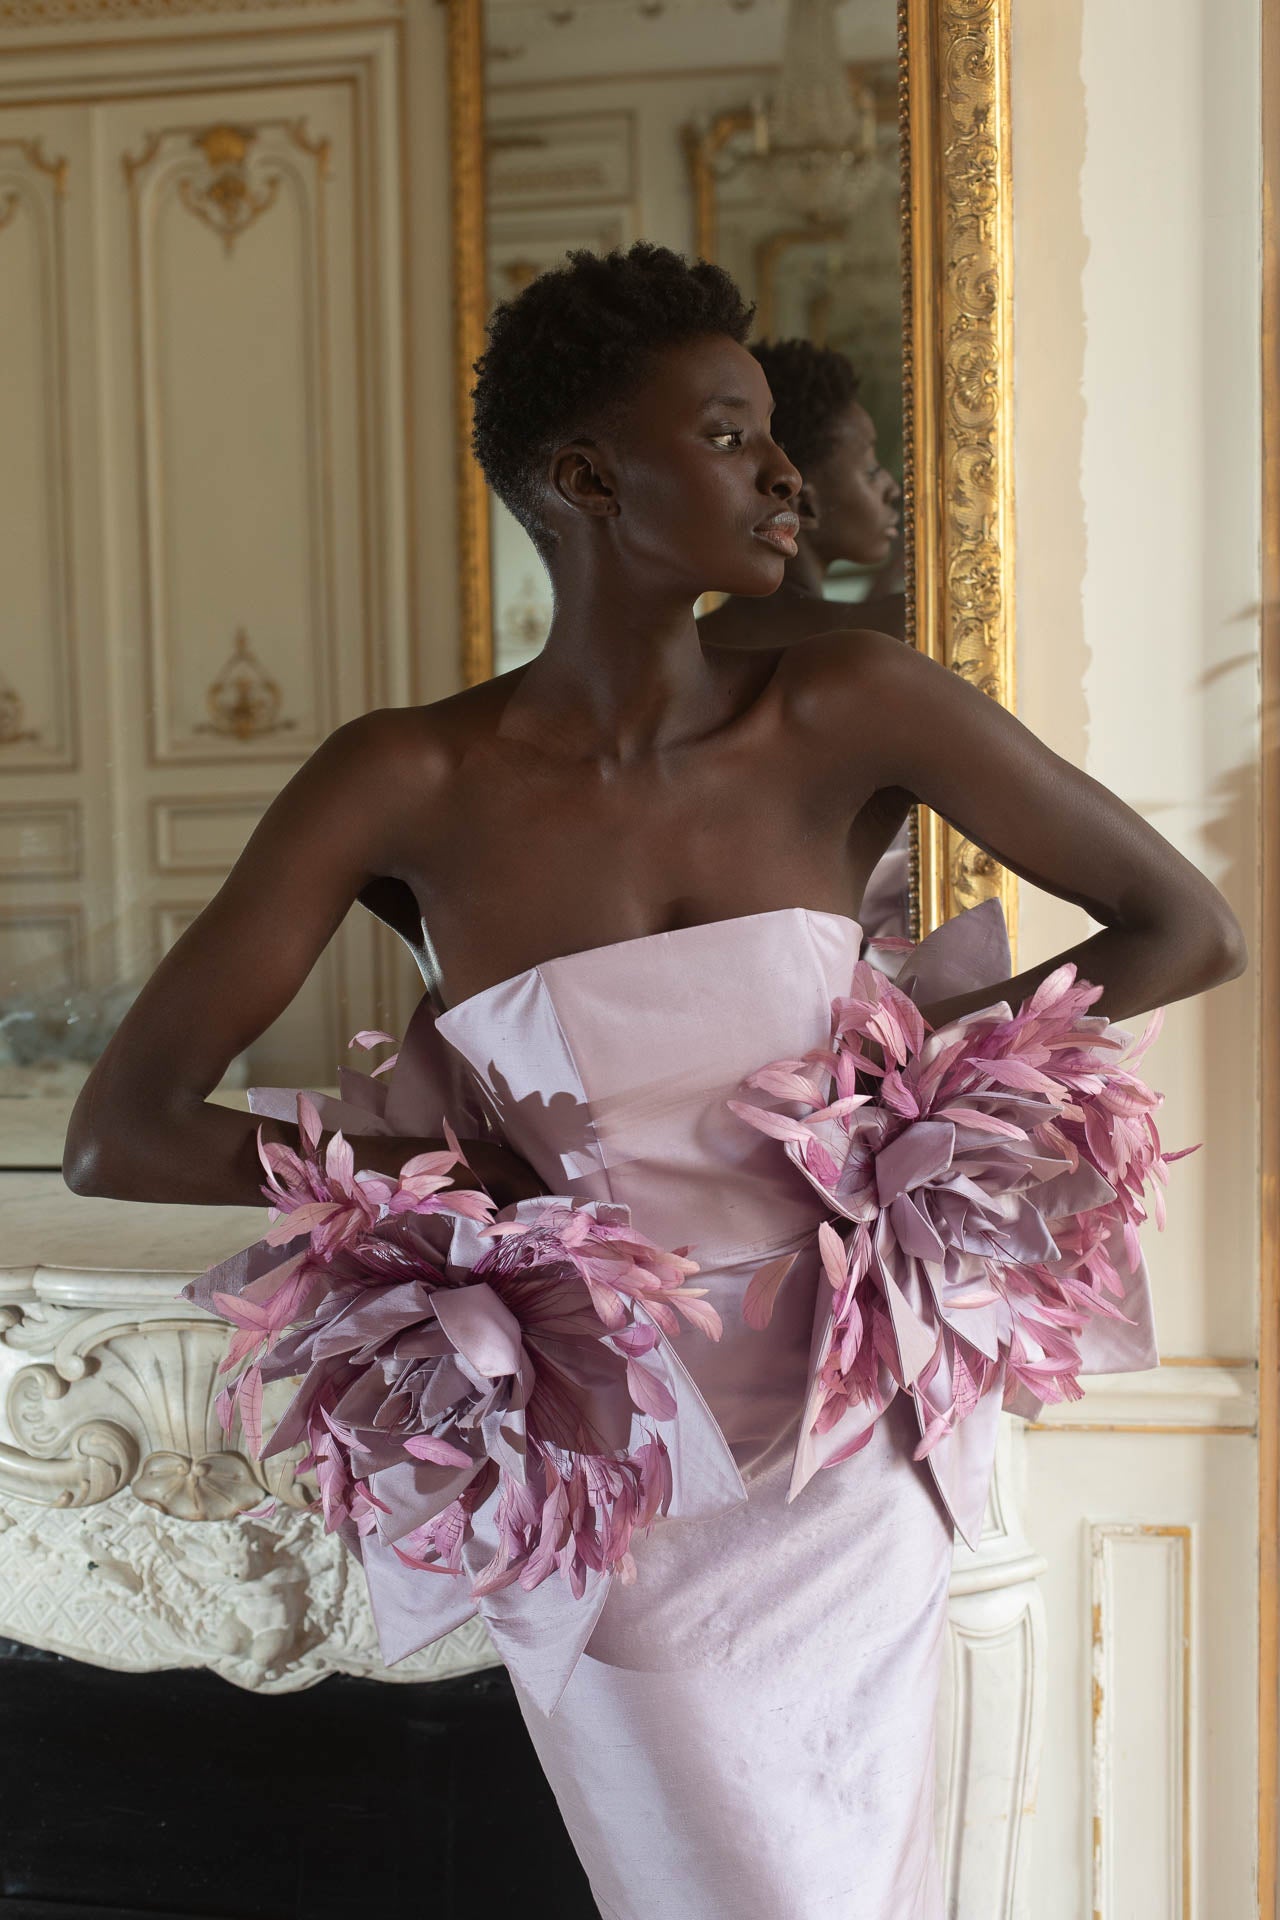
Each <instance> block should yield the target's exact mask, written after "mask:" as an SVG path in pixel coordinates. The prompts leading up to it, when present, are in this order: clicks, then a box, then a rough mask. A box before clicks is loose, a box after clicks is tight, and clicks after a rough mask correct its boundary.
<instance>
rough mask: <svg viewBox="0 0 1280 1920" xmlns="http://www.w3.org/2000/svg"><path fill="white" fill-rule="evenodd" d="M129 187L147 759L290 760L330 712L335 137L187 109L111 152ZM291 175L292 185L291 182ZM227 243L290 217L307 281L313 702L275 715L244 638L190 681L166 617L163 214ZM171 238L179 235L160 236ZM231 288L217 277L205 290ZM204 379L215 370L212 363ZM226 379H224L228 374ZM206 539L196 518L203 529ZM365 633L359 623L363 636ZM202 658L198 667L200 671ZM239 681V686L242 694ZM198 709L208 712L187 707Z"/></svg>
mask: <svg viewBox="0 0 1280 1920" xmlns="http://www.w3.org/2000/svg"><path fill="white" fill-rule="evenodd" d="M120 160H121V166H122V168H123V172H124V177H125V181H126V184H127V187H128V192H129V217H130V225H131V229H132V249H131V251H132V266H131V276H132V303H133V313H132V325H133V328H134V330H135V355H134V357H135V365H136V378H137V405H138V408H139V411H140V415H141V432H140V437H139V444H140V447H141V449H142V463H141V464H142V486H141V492H140V500H139V510H140V515H141V522H142V524H141V527H140V552H141V553H142V554H143V555H144V556H145V568H146V573H145V580H144V596H145V597H144V607H145V621H146V635H147V638H146V648H145V658H146V667H147V673H148V675H149V698H148V705H149V711H150V721H149V727H150V734H149V740H148V750H147V751H148V763H149V765H151V766H153V767H154V766H170V765H192V764H195V763H198V762H204V761H208V760H209V759H210V758H217V759H221V758H224V757H225V756H226V755H227V754H228V753H235V756H236V758H237V759H239V758H242V757H252V758H254V759H255V760H282V759H283V760H288V761H297V760H300V759H302V758H303V757H305V755H306V753H307V751H308V750H309V748H310V747H311V746H312V745H314V744H315V743H316V742H317V741H318V739H320V738H321V737H323V735H324V734H325V733H327V732H328V731H329V728H330V726H331V724H332V722H333V719H334V716H335V714H336V713H337V711H338V710H339V707H340V704H341V702H340V699H339V694H338V689H337V685H336V680H335V674H336V646H335V637H334V632H333V623H334V608H333V597H334V584H333V579H332V562H331V554H332V549H333V544H334V539H335V529H334V525H333V499H332V482H331V480H330V478H329V475H330V473H331V470H332V466H333V463H334V461H335V458H336V451H335V448H334V446H333V444H332V437H333V421H332V398H333V396H332V384H333V358H332V343H331V339H330V292H329V288H328V284H327V280H328V271H329V269H328V235H327V220H326V207H325V183H326V182H327V181H328V180H329V178H330V174H331V143H330V140H329V139H328V137H327V136H325V135H324V134H319V135H313V134H312V133H311V132H310V130H309V128H308V125H307V122H306V119H305V118H302V117H297V116H290V117H279V118H276V117H272V118H264V119H260V120H255V121H254V122H252V123H247V122H238V121H237V122H232V121H229V120H217V121H214V122H212V123H210V122H207V121H199V120H193V121H189V122H188V123H187V124H185V125H177V126H172V125H170V126H164V127H160V128H155V129H152V130H150V131H148V132H147V133H146V134H145V136H144V137H143V138H142V140H141V142H140V143H139V144H138V145H137V147H136V148H134V149H132V150H127V151H125V152H124V153H122V154H121V156H120ZM286 188H288V189H289V191H287V192H286V191H285V189H286ZM175 202H176V204H177V205H179V206H180V207H182V208H183V209H184V211H185V213H186V214H188V215H189V216H190V217H191V218H192V219H193V220H195V221H197V222H199V224H200V225H202V226H204V227H206V228H207V229H208V230H209V231H210V233H211V234H212V235H213V236H215V237H216V238H217V239H219V240H220V241H221V242H222V247H223V251H224V253H225V254H226V255H227V256H228V257H229V258H235V256H236V250H237V246H238V243H239V241H240V240H241V239H242V237H243V236H244V235H246V234H247V233H249V232H250V231H251V230H253V229H254V228H256V227H257V225H258V223H259V222H260V221H263V220H270V219H272V218H273V217H274V218H275V219H277V220H279V219H281V218H283V217H285V214H286V210H287V213H288V216H289V217H290V218H291V219H292V220H294V221H295V222H296V223H297V239H298V242H299V253H298V257H299V263H300V273H301V282H300V284H299V285H298V286H297V287H296V289H295V288H291V289H290V294H291V299H292V297H293V296H294V295H296V299H297V302H298V305H297V311H296V314H294V315H290V316H283V315H282V316H281V320H282V324H287V322H288V319H290V318H291V319H293V320H294V321H295V322H296V324H297V325H298V326H299V327H300V329H301V332H302V338H301V340H300V347H301V348H302V352H301V357H300V361H299V371H298V377H299V379H300V380H301V382H302V389H301V397H300V399H299V402H298V404H299V406H300V408H301V411H302V416H303V422H304V430H305V435H306V445H305V447H302V446H300V447H299V450H298V451H299V460H300V462H301V464H302V469H303V476H302V484H303V488H304V504H303V506H302V509H301V511H302V513H303V516H304V525H305V528H306V539H305V543H304V550H303V552H302V553H301V555H300V556H299V567H300V572H299V578H298V581H297V591H298V596H299V600H300V602H301V603H302V604H303V605H304V606H305V618H304V625H303V633H304V635H305V640H304V651H305V654H306V658H305V660H304V662H303V665H302V673H303V679H302V684H303V685H304V686H309V687H310V688H313V689H314V691H315V695H316V698H317V702H318V704H317V706H316V708H315V710H314V711H313V712H312V713H311V714H310V715H308V717H307V718H306V719H304V720H301V721H296V720H293V719H289V720H284V719H282V718H280V714H279V709H280V706H281V703H282V699H283V695H282V692H281V689H280V687H279V685H277V683H276V682H275V681H274V680H273V679H272V677H271V676H270V675H269V674H267V673H266V672H265V671H264V670H262V669H261V668H259V667H258V665H257V663H256V661H255V660H254V658H253V656H252V654H251V652H250V650H249V644H248V638H247V635H243V634H242V633H241V634H237V638H236V644H235V649H234V651H233V654H232V656H231V658H230V659H229V660H228V661H227V663H226V665H225V666H224V667H223V668H222V669H221V671H220V672H219V673H218V674H217V675H216V676H215V678H214V680H213V681H212V683H211V684H208V685H206V686H204V687H203V688H202V689H201V691H200V693H199V694H197V692H196V688H195V686H194V685H192V684H191V681H192V677H193V671H194V669H193V664H192V662H191V661H189V660H187V659H186V658H185V657H184V655H183V653H182V646H181V643H182V637H183V633H184V631H185V629H183V628H182V627H181V626H180V625H177V624H175V617H174V614H173V611H172V606H173V601H174V596H175V594H176V593H179V592H180V586H181V579H182V571H181V559H182V555H183V553H184V551H185V549H184V547H183V545H182V539H183V535H184V534H185V533H188V532H189V531H190V528H189V526H186V525H177V524H175V521H174V518H173V516H174V513H175V511H176V509H175V499H176V498H177V497H178V495H177V494H176V493H175V488H174V481H173V476H172V473H171V472H169V471H168V469H169V468H171V467H172V466H173V463H174V458H175V455H174V449H173V447H172V445H171V444H170V438H171V424H170V423H171V414H172V397H171V395H169V393H168V391H167V388H166V384H165V380H164V377H163V366H164V361H165V349H166V345H168V344H169V343H168V342H167V339H166V327H167V326H170V325H174V324H176V322H175V321H174V319H173V316H172V314H170V313H169V312H168V311H167V310H166V309H165V307H164V305H163V303H162V301H161V298H160V285H161V281H162V275H161V267H162V260H161V251H160V250H161V246H162V235H163V226H162V218H161V216H162V214H163V211H164V208H165V206H166V204H173V203H175ZM169 244H170V245H172V244H173V242H172V240H170V243H169ZM227 297H230V296H229V294H228V293H227V292H225V291H224V292H218V291H216V283H214V290H211V293H210V298H211V299H220V298H227ZM211 377H214V378H216V377H217V370H216V369H214V370H212V373H211ZM223 377H224V378H225V377H229V376H227V375H225V374H224V375H223ZM208 537H209V535H208V533H207V531H205V530H204V529H201V530H200V532H199V538H200V539H202V540H203V539H207V538H208ZM366 640H367V636H366ZM206 671H207V669H206ZM246 689H247V692H248V697H247V699H243V700H242V699H241V698H240V694H241V693H242V692H245V691H246ZM196 710H199V711H201V712H202V714H203V715H204V716H206V717H203V718H201V719H196V718H195V717H194V715H195V711H196Z"/></svg>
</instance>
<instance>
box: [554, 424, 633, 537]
mask: <svg viewBox="0 0 1280 1920" xmlns="http://www.w3.org/2000/svg"><path fill="white" fill-rule="evenodd" d="M550 480H551V490H552V492H553V493H554V494H555V495H556V497H557V499H559V500H561V501H563V502H564V504H565V506H567V507H571V508H572V509H573V511H574V512H575V513H586V514H590V515H592V516H593V517H594V518H596V519H606V518H610V517H612V516H613V515H615V514H616V513H617V512H618V499H617V495H616V494H615V492H614V490H613V484H612V480H611V477H610V475H609V473H608V470H607V469H606V468H605V466H604V465H603V463H602V461H601V459H600V455H599V451H598V449H597V448H595V447H591V446H585V445H583V444H582V443H581V442H579V443H577V444H575V445H570V446H567V447H560V448H558V449H557V451H556V452H555V453H554V454H553V455H552V459H551V473H550Z"/></svg>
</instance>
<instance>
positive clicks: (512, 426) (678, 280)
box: [471, 240, 755, 552]
mask: <svg viewBox="0 0 1280 1920" xmlns="http://www.w3.org/2000/svg"><path fill="white" fill-rule="evenodd" d="M754 311H755V309H754V308H753V307H750V306H748V305H747V303H746V302H745V301H744V300H743V298H742V295H741V294H740V293H739V291H738V289H737V287H736V286H735V285H734V283H733V281H732V280H731V279H730V278H729V276H728V274H727V273H726V272H725V271H724V269H723V268H722V267H716V266H712V265H711V264H710V263H709V262H708V261H706V260H692V261H691V260H686V259H685V258H684V257H683V256H682V255H681V254H678V253H673V252H672V251H671V250H670V248H668V247H655V246H652V245H651V244H650V243H649V242H648V241H645V240H638V241H637V242H636V244H635V245H634V246H633V247H630V248H628V250H627V251H626V252H625V253H624V252H622V251H620V250H619V249H617V248H615V249H614V250H613V251H612V252H611V253H605V254H599V253H591V252H589V251H587V249H585V248H582V249H579V250H578V251H576V252H573V253H570V254H569V255H568V259H567V263H566V264H565V265H564V266H562V267H556V268H554V269H552V271H550V272H549V273H542V274H539V275H538V277H537V279H536V280H531V281H530V282H529V284H528V286H527V287H525V288H524V289H523V290H522V291H521V292H520V293H518V294H517V295H516V296H515V297H514V299H511V300H505V301H503V302H502V304H501V305H500V306H498V307H496V308H495V309H494V312H493V315H492V318H491V319H490V321H489V325H488V330H487V331H488V340H489V344H488V346H487V348H486V349H485V351H484V353H483V354H482V355H481V357H480V358H479V360H477V361H476V364H475V374H476V384H475V386H474V387H473V388H472V392H471V398H472V402H473V406H474V415H473V422H474V424H473V428H472V436H471V445H472V448H473V450H474V452H475V456H476V459H477V460H478V461H479V462H480V466H481V468H482V469H483V472H484V476H485V479H486V480H487V481H488V482H489V485H490V486H491V487H492V488H493V490H494V492H495V493H496V494H497V496H498V498H499V499H500V500H501V501H503V502H504V504H505V505H506V506H508V507H509V508H510V509H511V512H512V513H513V514H514V515H515V517H516V519H517V520H518V521H519V522H520V524H521V525H522V526H523V527H524V528H525V530H526V532H527V533H528V534H529V535H530V536H531V538H532V539H533V541H534V543H535V545H536V546H538V547H539V549H540V550H542V551H543V552H546V551H547V550H548V548H549V547H550V545H551V540H552V536H551V534H550V531H549V529H548V528H547V526H546V524H545V520H544V513H543V502H544V494H543V486H544V478H545V473H546V465H547V461H548V460H549V459H550V457H551V455H552V454H553V453H554V452H555V450H556V448H557V447H561V446H564V445H565V444H566V442H567V441H570V440H589V439H590V438H591V433H592V429H593V428H597V427H598V426H599V425H600V424H601V423H602V421H603V420H604V419H605V418H607V416H608V413H609V410H610V408H612V407H613V406H615V405H616V404H617V403H618V402H619V401H621V400H625V399H626V398H627V397H628V396H629V394H630V393H631V392H632V391H633V390H634V389H635V388H636V387H637V386H638V385H639V384H640V382H641V381H642V380H643V378H644V376H645V374H646V372H647V371H648V369H649V367H650V365H651V363H652V361H653V358H654V356H655V355H656V354H658V353H660V352H661V351H662V350H663V349H664V348H666V347H672V346H676V345H678V344H679V343H681V342H683V341H685V340H694V339H698V338H699V337H701V336H703V335H710V334H728V336H729V337H730V339H732V340H737V341H738V342H739V344H743V345H745V343H746V339H747V335H748V333H749V332H750V330H751V320H752V315H753V313H754Z"/></svg>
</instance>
